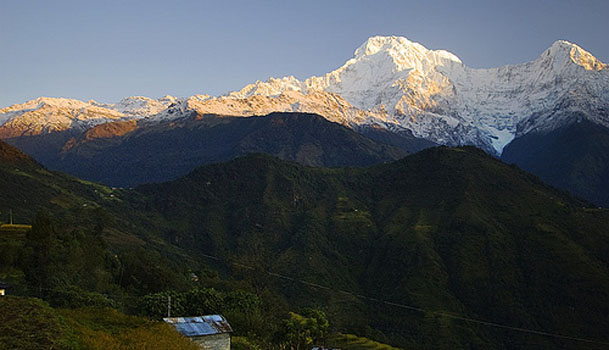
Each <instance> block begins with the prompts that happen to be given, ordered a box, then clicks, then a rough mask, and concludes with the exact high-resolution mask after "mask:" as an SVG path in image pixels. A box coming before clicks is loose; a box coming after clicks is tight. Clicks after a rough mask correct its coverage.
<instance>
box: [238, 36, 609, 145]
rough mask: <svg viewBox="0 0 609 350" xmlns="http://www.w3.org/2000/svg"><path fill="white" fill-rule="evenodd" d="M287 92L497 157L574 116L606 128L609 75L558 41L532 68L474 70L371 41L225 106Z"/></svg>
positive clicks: (440, 53) (399, 41) (391, 42)
mask: <svg viewBox="0 0 609 350" xmlns="http://www.w3.org/2000/svg"><path fill="white" fill-rule="evenodd" d="M295 91H296V92H302V93H304V94H305V95H306V94H310V93H313V92H317V91H325V92H330V93H334V94H338V95H340V96H341V97H343V98H344V99H345V100H346V101H347V102H349V103H350V104H351V105H352V106H353V107H356V108H358V109H361V110H365V111H369V112H370V113H371V114H373V115H376V116H378V117H379V118H368V119H366V120H365V121H363V122H362V123H376V124H380V125H384V126H386V127H387V128H389V129H408V130H411V131H412V132H413V133H414V135H415V136H418V137H421V138H425V139H429V140H431V141H434V142H437V143H440V144H448V145H461V144H473V145H477V146H479V147H482V148H484V149H486V150H487V151H490V152H492V153H497V154H500V153H501V151H502V149H503V147H504V146H505V145H506V144H507V143H509V142H510V141H511V140H512V139H513V138H514V137H518V136H520V135H523V134H526V133H528V132H531V131H544V130H553V129H555V128H557V127H560V126H562V125H564V124H565V123H569V122H570V120H569V118H572V116H573V113H574V112H577V114H578V115H579V118H587V119H591V120H593V121H594V122H595V123H598V124H601V125H605V126H609V113H608V111H609V68H608V67H607V65H605V64H603V63H602V62H600V61H599V60H597V59H596V58H595V57H594V56H592V55H591V54H590V53H588V52H586V51H585V50H583V49H582V48H580V47H579V46H577V45H575V44H572V43H569V42H566V41H557V42H555V43H554V44H553V45H552V46H551V47H550V48H549V49H547V50H546V51H545V52H544V53H543V54H542V55H541V57H539V58H538V59H537V60H535V61H533V62H528V63H523V64H519V65H509V66H503V67H499V68H492V69H473V68H469V67H467V66H465V65H464V64H463V63H462V62H461V61H460V60H459V58H458V57H456V56H455V55H453V54H451V53H449V52H447V51H444V50H436V51H434V50H428V49H426V48H425V47H423V46H422V45H420V44H418V43H414V42H411V41H409V40H407V39H406V38H403V37H394V36H391V37H372V38H370V39H368V40H367V41H366V42H365V43H364V44H363V45H362V46H361V47H360V48H358V49H357V50H356V51H355V54H354V57H353V58H352V59H350V60H349V61H347V62H346V63H345V64H344V65H343V66H342V67H340V68H338V69H337V70H335V71H333V72H330V73H328V74H326V75H324V76H322V77H312V78H309V79H307V80H305V81H304V82H300V81H298V80H297V79H295V78H294V77H287V78H282V79H273V78H272V79H269V80H268V81H266V82H256V83H254V84H250V85H248V86H246V87H244V88H243V89H242V90H240V91H237V92H232V93H229V94H228V95H227V97H229V98H233V99H237V100H239V99H248V98H251V97H253V96H281V95H282V94H285V93H293V92H295ZM345 121H347V123H353V122H352V121H348V120H346V119H345ZM359 123H360V121H356V122H355V124H359Z"/></svg>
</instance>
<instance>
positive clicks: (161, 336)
mask: <svg viewBox="0 0 609 350" xmlns="http://www.w3.org/2000/svg"><path fill="white" fill-rule="evenodd" d="M0 310H1V311H2V312H0V348H2V349H31V350H34V349H41V350H43V349H45V350H46V349H73V350H78V349H90V350H98V349H99V350H113V349H117V350H118V349H121V350H131V349H132V350H140V349H141V350H144V349H152V348H154V349H166V350H178V349H192V350H195V349H197V347H196V345H195V344H194V343H191V342H190V341H189V340H187V339H186V338H184V337H182V336H181V335H180V334H179V333H178V332H176V331H175V330H174V329H173V327H171V326H170V325H168V324H165V323H162V322H151V321H149V320H146V319H142V318H138V317H133V316H126V315H123V314H121V313H119V312H117V311H116V310H112V309H75V310H56V309H53V308H51V307H49V306H48V305H47V304H46V303H44V302H43V301H41V300H39V299H34V298H21V297H13V296H7V297H2V298H0Z"/></svg>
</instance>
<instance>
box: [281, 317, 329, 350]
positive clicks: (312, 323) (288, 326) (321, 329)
mask: <svg viewBox="0 0 609 350" xmlns="http://www.w3.org/2000/svg"><path fill="white" fill-rule="evenodd" d="M329 326H330V324H329V322H328V319H327V318H326V314H325V312H323V311H321V310H319V309H305V310H303V312H302V315H300V314H297V313H295V312H290V317H289V318H288V319H287V320H285V323H284V332H285V337H286V340H287V341H288V343H289V346H290V349H295V350H301V349H305V348H306V347H307V346H310V345H312V344H313V343H314V342H318V341H323V339H324V338H325V336H326V335H327V333H328V328H329Z"/></svg>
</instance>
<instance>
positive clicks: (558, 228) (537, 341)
mask: <svg viewBox="0 0 609 350" xmlns="http://www.w3.org/2000/svg"><path fill="white" fill-rule="evenodd" d="M0 146H2V147H6V146H4V145H2V144H1V143H0ZM0 149H4V151H2V152H0V179H1V180H0V191H1V192H0V193H2V203H1V205H2V207H0V211H1V212H2V213H6V211H7V210H9V209H10V210H13V212H15V213H18V214H20V215H23V216H22V217H24V218H26V220H25V221H27V222H24V223H33V224H34V228H33V230H32V233H29V234H26V236H25V237H20V238H19V239H21V240H23V243H22V245H21V246H19V245H15V244H12V243H11V244H8V245H4V243H6V242H8V241H10V240H11V239H13V238H11V237H2V240H0V249H5V248H6V249H5V250H3V252H5V251H6V252H16V253H15V254H13V253H11V254H4V253H3V254H2V255H1V258H2V264H1V265H0V274H1V276H2V278H5V277H7V276H8V277H9V278H10V279H11V282H13V283H14V284H15V285H17V286H21V287H20V288H24V289H23V290H25V291H28V290H29V293H35V294H36V295H38V293H40V294H41V295H42V296H43V297H45V298H49V300H51V301H52V302H53V303H54V305H59V306H61V305H64V304H67V305H72V304H74V303H76V304H78V303H84V304H85V305H88V303H92V302H94V303H101V304H102V305H106V304H108V303H125V302H126V301H128V302H127V303H126V304H119V305H128V307H127V309H128V308H134V307H135V305H137V303H133V302H132V299H129V298H135V297H137V296H141V295H144V294H147V293H152V292H157V291H162V290H171V289H173V290H185V289H187V288H190V287H192V286H193V285H197V286H204V287H209V286H214V287H217V288H221V289H224V290H228V291H230V290H233V289H239V290H247V291H249V292H251V293H253V294H255V295H256V297H257V298H260V300H261V301H262V304H261V305H262V310H263V311H261V312H263V314H264V315H265V319H266V320H268V323H269V324H271V325H272V324H280V322H279V321H277V318H274V317H276V316H272V315H277V314H282V313H283V312H286V310H298V309H299V308H302V307H315V308H320V309H322V310H324V311H326V313H327V315H328V318H329V320H330V322H331V324H332V327H333V329H334V330H335V331H342V332H343V333H354V334H358V335H362V336H367V337H369V338H372V339H375V340H379V341H382V342H386V343H389V344H392V345H394V346H399V347H404V348H407V349H429V348H433V349H437V348H442V349H469V348H475V349H521V348H567V349H591V348H592V349H594V348H599V349H600V348H603V346H604V345H599V344H596V343H585V342H580V341H574V340H569V339H561V338H555V337H549V336H542V335H539V334H531V333H524V332H518V331H514V330H508V329H504V328H497V327H491V326H488V325H482V324H479V323H472V322H469V321H465V320H463V318H464V317H465V318H473V319H478V320H484V321H489V322H494V323H498V324H502V325H506V326H511V327H518V328H523V329H528V330H535V331H543V332H548V333H553V334H560V335H564V336H571V337H579V338H586V339H592V340H596V341H600V342H605V343H606V342H608V341H609V339H608V338H607V334H606V330H607V329H609V318H608V316H607V315H608V314H609V309H608V307H609V306H608V305H609V258H608V256H609V254H607V251H609V231H608V230H607V227H609V212H608V211H606V210H602V209H594V208H590V207H589V206H588V204H587V203H585V202H582V201H579V200H577V199H574V198H572V197H570V196H569V195H567V194H565V193H564V192H561V191H558V190H556V189H554V188H552V187H549V186H547V185H545V184H544V183H542V182H541V181H540V180H539V179H538V178H536V177H534V176H532V175H529V174H528V173H525V172H523V171H522V170H520V169H518V168H516V167H512V166H508V165H506V164H504V163H502V162H501V161H499V160H497V159H495V158H493V157H490V156H488V155H487V154H485V153H484V152H482V151H480V150H478V149H475V148H471V147H465V148H446V147H440V148H432V149H428V150H424V151H421V152H419V153H417V154H414V155H411V156H408V157H406V158H404V159H402V160H400V161H397V162H393V163H387V164H381V165H376V166H373V167H370V168H334V169H328V168H311V167H304V166H302V165H298V164H296V163H291V162H286V161H282V160H279V159H277V158H273V157H270V156H267V155H261V154H254V155H248V156H246V157H242V158H237V159H235V160H232V161H230V162H227V163H222V164H214V165H208V166H204V167H200V168H198V169H196V170H195V171H193V172H192V173H190V174H189V175H187V176H185V177H183V178H181V179H179V180H176V181H173V182H168V183H164V184H156V185H145V186H141V187H138V188H136V189H135V190H132V191H126V190H112V189H109V188H107V187H104V186H100V185H92V184H90V183H86V182H83V181H80V180H78V179H75V178H72V177H70V176H66V175H61V174H57V173H54V172H50V171H48V170H45V169H44V168H42V167H40V166H39V165H37V164H36V163H34V162H32V161H31V160H28V159H27V157H25V156H23V155H20V154H19V153H18V151H16V150H14V149H13V148H0ZM16 152H17V153H16ZM5 153H6V154H8V156H4V155H3V154H5ZM15 159H22V160H20V161H18V162H15V161H14V160H15ZM20 162H21V163H20ZM41 210H47V211H49V212H50V213H51V215H53V216H54V217H56V220H55V223H53V222H51V221H50V220H48V218H47V219H45V217H44V216H40V215H38V217H37V219H34V215H35V214H36V213H37V212H40V211H41ZM9 243H10V242H9ZM15 247H17V248H15ZM7 249H9V250H7ZM210 257H213V258H210ZM39 258H44V259H47V260H46V262H47V263H46V264H43V265H36V264H31V262H35V261H37V260H35V259H39ZM15 271H22V272H23V273H24V275H19V273H17V272H15ZM192 272H195V273H196V274H197V275H198V276H199V277H200V280H199V281H198V282H196V284H194V283H195V282H193V281H192V280H191V277H190V276H191V275H190V274H191V273H192ZM19 276H22V277H19ZM20 278H23V279H25V281H24V282H23V284H21V283H22V282H20ZM305 282H306V283H305ZM307 283H308V284H307ZM42 285H44V286H48V287H45V288H47V289H42V288H39V287H40V286H42ZM28 286H29V287H28ZM27 288H29V289H27ZM57 288H62V289H61V291H60V292H58V291H57ZM87 293H89V294H87ZM91 293H93V294H91ZM95 293H100V294H95ZM121 296H125V297H127V299H125V298H124V297H121ZM380 300H383V301H385V302H380ZM400 305H401V306H400ZM446 315H453V316H455V317H456V318H451V317H447V316H446ZM243 322H244V323H243V324H244V325H246V326H244V327H247V325H252V324H254V323H252V322H253V321H252V320H251V319H250V320H249V321H248V320H247V319H246V320H245V321H243ZM248 322H249V323H248ZM273 322H276V323H273ZM277 322H278V323H277ZM271 328H272V327H271ZM253 329H254V328H253ZM255 329H267V330H268V327H267V328H264V327H262V328H255ZM241 331H243V330H241ZM242 334H243V333H242ZM259 336H260V334H259ZM267 336H268V335H267ZM265 339H268V338H265Z"/></svg>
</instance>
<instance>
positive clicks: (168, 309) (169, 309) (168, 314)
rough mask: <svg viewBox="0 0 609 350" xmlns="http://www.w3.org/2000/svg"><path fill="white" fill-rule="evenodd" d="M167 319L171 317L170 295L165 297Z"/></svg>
mask: <svg viewBox="0 0 609 350" xmlns="http://www.w3.org/2000/svg"><path fill="white" fill-rule="evenodd" d="M167 317H168V318H169V317H171V295H168V296H167Z"/></svg>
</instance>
